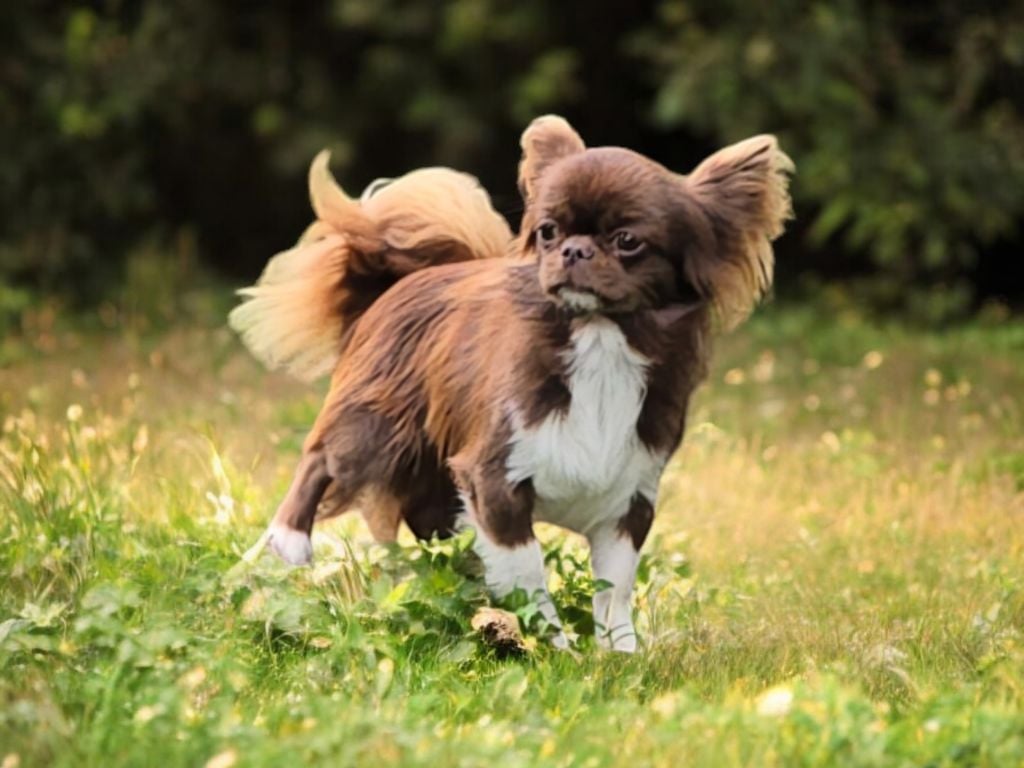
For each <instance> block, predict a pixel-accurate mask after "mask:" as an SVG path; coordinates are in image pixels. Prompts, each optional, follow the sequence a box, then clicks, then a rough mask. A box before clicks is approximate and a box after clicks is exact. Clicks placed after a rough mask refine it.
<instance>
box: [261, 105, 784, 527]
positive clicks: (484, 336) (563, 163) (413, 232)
mask: <svg viewBox="0 0 1024 768" xmlns="http://www.w3.org/2000/svg"><path fill="white" fill-rule="evenodd" d="M522 144H523V149H524V156H523V161H522V163H521V165H520V179H519V181H520V187H521V189H522V190H523V194H524V197H525V200H526V203H527V208H526V212H525V214H524V217H523V223H522V229H521V232H520V238H519V246H518V249H519V251H520V255H521V258H518V259H517V258H497V257H496V255H497V254H496V251H499V250H501V247H502V246H501V231H500V227H496V226H495V225H494V224H493V222H492V221H490V219H489V216H490V213H493V212H490V208H489V206H486V211H485V210H484V209H483V208H480V207H478V209H475V210H474V211H471V213H472V216H469V215H467V216H465V217H462V218H460V219H459V221H463V219H465V222H469V223H470V224H474V222H475V225H479V226H482V227H485V228H487V229H488V230H489V231H490V232H491V233H492V236H489V237H486V238H483V239H480V238H479V237H475V235H476V234H478V233H474V232H471V231H462V230H459V232H460V234H458V236H455V235H453V234H452V233H453V232H454V231H455V229H457V228H453V226H452V224H451V222H450V221H449V220H450V219H452V216H451V206H450V205H446V204H444V203H443V202H439V203H437V204H438V206H439V211H438V212H437V214H436V215H437V216H442V212H444V211H447V213H444V214H443V217H447V218H446V219H445V223H444V225H443V226H441V227H440V228H439V227H438V226H437V225H436V222H432V221H431V217H432V216H434V215H435V212H434V209H433V208H432V207H431V206H432V205H433V204H434V203H432V202H431V201H430V199H429V198H430V196H429V195H426V194H425V193H422V190H421V191H420V192H418V193H417V194H416V195H413V196H411V197H410V199H409V201H408V202H409V205H408V206H405V205H404V204H403V201H402V199H401V195H402V188H401V187H400V186H399V184H398V183H396V184H395V185H394V188H393V189H392V194H393V196H394V201H393V204H392V206H391V207H390V208H389V210H390V211H391V213H390V214H389V215H386V216H385V215H377V214H373V211H372V210H370V206H367V210H365V211H359V212H355V211H353V210H352V208H351V205H352V201H348V200H347V198H343V197H339V196H338V194H340V190H338V194H335V193H334V192H330V193H324V194H318V193H316V192H315V193H314V195H313V196H314V204H315V207H316V210H317V214H318V217H319V219H318V223H317V224H315V225H314V227H313V230H312V232H311V234H310V235H309V237H310V238H313V239H312V240H304V241H303V242H304V243H305V242H309V243H310V244H311V246H312V245H317V247H322V248H323V249H324V251H325V252H333V251H331V249H332V248H335V246H334V245H329V246H328V245H321V244H323V243H325V242H334V241H333V240H331V238H337V242H338V245H337V248H344V249H347V250H346V255H345V256H344V258H341V259H338V260H337V263H336V264H335V267H333V269H335V272H330V274H331V276H332V279H333V280H334V282H333V283H331V284H330V285H329V286H328V290H326V291H325V293H324V296H326V297H329V299H330V301H329V302H328V303H327V304H326V305H325V306H330V307H331V308H332V309H331V312H333V313H334V314H331V313H330V312H327V311H326V310H317V312H318V313H319V314H317V315H316V316H317V317H319V318H321V322H323V323H327V319H326V318H330V322H329V323H328V326H329V327H324V328H319V329H315V330H314V331H309V333H310V334H313V335H317V334H320V335H322V336H323V338H324V339H327V338H329V339H331V344H333V345H334V347H333V348H334V349H335V350H340V349H342V346H343V354H342V355H341V357H340V360H339V361H338V363H337V365H336V366H335V368H334V371H333V375H332V379H331V388H330V392H329V394H328V395H327V398H326V401H325V403H324V405H323V408H322V410H321V412H320V414H319V416H318V417H317V420H316V423H315V424H314V426H313V429H312V430H311V432H310V434H309V436H308V438H307V440H306V444H305V448H304V454H305V456H306V459H304V464H303V466H304V467H305V466H306V464H307V463H309V464H310V466H314V467H316V468H317V471H316V472H315V473H313V474H312V475H311V474H309V471H308V469H307V470H300V473H298V474H297V476H296V484H297V485H302V486H304V487H303V488H302V489H299V490H298V491H296V490H295V489H294V488H293V492H290V493H289V497H288V499H286V502H285V503H284V504H282V508H281V510H280V511H279V513H278V517H277V518H276V520H277V521H278V522H283V523H285V524H287V525H289V526H291V527H297V526H302V528H301V529H302V530H308V526H309V525H311V524H312V521H311V518H310V517H309V514H310V513H309V510H310V504H311V503H313V502H311V499H313V497H314V496H316V497H317V498H318V497H319V494H321V493H323V491H324V490H325V486H326V484H325V483H324V479H323V473H326V476H328V477H329V478H330V488H329V490H327V493H326V496H325V498H324V501H323V502H322V503H321V505H320V508H319V511H318V512H317V514H318V515H319V516H329V515H332V514H337V513H340V512H343V511H344V510H345V509H347V508H349V507H351V506H353V505H355V504H356V503H357V502H358V501H360V500H362V502H363V503H364V506H367V502H370V503H369V506H370V507H371V509H369V510H368V511H366V510H364V514H367V515H368V521H369V523H370V527H371V530H373V531H374V534H375V535H376V536H378V537H380V538H385V539H387V538H393V535H394V532H395V528H396V526H397V519H398V517H401V518H402V519H404V520H405V521H406V522H407V523H408V524H409V526H410V527H411V528H412V529H413V531H414V532H415V533H416V534H417V535H418V536H430V535H435V534H436V535H446V534H447V533H448V532H449V531H450V529H451V527H452V524H453V521H454V518H455V515H456V513H457V512H458V510H459V509H460V502H459V493H460V492H461V493H463V494H465V495H466V496H467V497H469V498H470V499H471V500H472V501H474V507H475V509H476V511H477V516H478V523H479V524H480V525H482V526H483V527H484V528H485V530H486V531H487V532H488V533H489V534H490V535H491V536H492V538H493V539H494V540H495V541H497V542H498V543H500V544H504V545H507V546H512V545H515V544H519V543H522V542H524V541H527V540H529V538H530V537H531V536H532V519H531V515H532V507H533V488H532V486H531V484H530V481H529V480H527V481H524V482H523V483H520V484H518V485H515V486H511V485H509V484H508V482H507V481H506V479H505V478H506V467H505V461H506V459H507V455H508V446H509V440H510V437H511V434H512V427H511V424H510V421H509V419H510V414H511V413H512V412H513V411H514V412H515V413H517V414H518V415H519V417H520V418H522V419H523V420H524V421H525V426H530V425H531V424H534V423H537V422H540V421H541V420H543V419H544V418H546V417H547V416H549V415H550V414H552V413H553V412H556V411H558V410H559V409H565V408H567V407H568V405H569V402H570V396H571V395H570V393H569V391H568V388H567V371H566V370H565V365H566V363H565V359H564V356H563V353H564V351H565V349H566V345H567V344H568V342H569V339H570V335H571V332H572V329H573V328H574V327H575V326H576V325H578V324H580V323H584V322H587V313H588V312H590V311H593V310H588V309H587V308H586V307H584V308H582V309H581V308H580V306H577V305H574V304H573V303H572V301H568V300H567V299H566V296H567V295H568V294H566V293H565V291H566V290H571V291H574V292H576V293H582V294H586V295H588V296H591V297H592V298H593V301H594V302H596V303H597V304H598V309H597V310H596V311H597V312H599V313H600V314H603V315H605V316H607V317H609V318H611V319H613V321H614V322H616V323H617V324H618V325H619V327H620V328H621V329H622V331H623V333H624V334H625V336H626V339H627V340H628V342H629V344H630V345H631V346H632V347H633V348H634V349H636V350H637V351H638V352H641V353H642V354H643V355H645V356H646V357H647V358H648V359H649V360H650V361H651V363H650V367H649V369H648V382H647V394H646V398H645V401H644V403H643V407H642V410H641V413H640V417H639V420H638V423H637V432H638V435H639V438H640V440H641V441H642V442H643V443H644V444H645V445H646V446H647V447H649V448H650V449H652V451H654V452H656V453H657V454H659V455H667V454H668V453H670V452H671V451H672V450H674V449H675V448H676V446H677V445H678V444H679V441H680V440H681V439H682V435H683V431H684V428H685V421H686V410H687V405H688V402H689V398H690V395H691V393H692V392H693V390H694V388H695V387H696V386H697V385H698V383H699V382H700V381H701V380H702V379H703V377H704V375H705V371H706V361H707V357H708V354H709V344H708V338H709V333H710V328H711V321H712V318H713V317H714V316H716V315H717V316H718V317H719V318H721V319H722V320H723V321H724V322H726V323H732V322H735V321H736V320H737V319H738V318H739V317H741V316H742V315H743V314H744V313H745V312H747V311H749V308H750V307H751V306H752V305H753V303H754V302H755V301H756V300H757V299H758V298H759V297H760V296H761V295H762V294H763V292H764V291H765V290H766V289H767V288H768V286H769V284H770V280H771V248H770V245H769V242H770V240H771V239H772V238H774V237H775V236H777V235H778V234H779V232H780V231H781V226H782V222H783V220H784V219H785V218H786V216H787V215H788V212H789V202H788V196H787V195H786V193H785V171H786V170H787V169H788V168H789V167H790V165H789V161H788V158H786V157H785V155H783V154H782V153H781V152H780V151H779V150H778V148H777V146H776V144H775V140H774V139H773V138H771V137H757V138H755V139H751V140H748V141H747V142H742V143H740V144H738V145H736V146H734V147H731V148H728V149H726V150H723V151H722V152H720V153H718V154H716V155H714V156H713V157H711V158H709V160H707V161H705V162H704V163H702V164H701V165H700V166H699V167H698V168H697V170H696V171H695V172H694V173H693V174H692V175H691V176H689V177H683V176H679V175H676V174H674V173H671V172H670V171H668V170H666V169H665V168H663V167H662V166H660V165H658V164H657V163H655V162H653V161H651V160H649V159H647V158H644V157H643V156H641V155H638V154H636V153H634V152H631V151H629V150H625V149H619V148H599V149H589V150H588V149H586V148H585V147H584V144H583V142H582V140H581V139H580V138H579V136H578V135H577V134H576V133H575V132H574V131H573V130H572V129H571V128H570V127H569V125H568V124H567V123H566V122H565V121H564V120H561V119H560V118H554V117H547V118H541V119H539V120H538V121H535V122H534V124H533V125H531V126H530V128H528V129H527V131H526V132H525V134H524V136H523V142H522ZM334 189H336V187H335V188H334ZM387 189H390V188H386V189H385V192H386V191H387ZM381 194H382V195H383V194H384V193H381ZM375 199H376V198H375V197H371V198H370V201H369V202H370V203H373V201H374V200H375ZM407 209H408V210H407ZM410 211H415V213H414V214H412V213H409V212H410ZM488 212H490V213H488ZM406 214H408V215H406ZM403 216H405V218H402V217H403ZM443 217H442V218H443ZM399 221H401V222H403V223H401V224H399V223H397V222H399ZM349 225H350V226H351V228H352V230H351V231H349V230H347V229H345V228H344V227H345V226H349ZM428 230H429V231H430V232H432V233H433V234H431V235H430V236H425V235H424V232H427V231H428ZM439 231H440V234H438V232H439ZM624 231H625V232H627V233H628V234H629V235H630V236H631V237H633V238H634V239H636V240H638V241H640V242H641V243H642V248H641V249H640V250H638V251H635V252H632V251H631V252H628V253H627V252H626V251H627V250H629V249H628V248H627V247H626V245H630V246H631V243H632V240H626V241H624V240H622V239H621V235H620V233H622V232H624ZM396 233H400V234H401V237H399V236H398V235H397V234H396ZM446 233H447V234H446ZM552 233H554V234H552ZM317 238H319V239H317ZM624 243H626V245H624ZM300 247H304V246H300ZM574 254H575V255H574ZM278 258H280V257H278ZM451 262H460V263H451ZM431 265H433V266H431ZM273 268H274V265H273V262H272V264H271V265H270V266H268V273H271V275H270V277H271V278H273V277H274V276H273V274H272V270H273ZM328 272H329V270H328ZM339 275H341V277H339ZM364 276H365V277H366V278H367V280H368V282H367V283H366V284H365V288H363V287H360V289H359V290H356V287H357V286H363V284H361V283H359V281H358V280H359V278H361V277H364ZM303 279H305V278H303ZM389 281H390V282H393V283H394V284H393V285H390V282H389ZM270 282H271V283H273V282H274V281H273V279H272V280H271V281H270ZM258 288H259V287H257V289H258ZM332 291H333V292H332ZM254 295H255V297H256V299H257V300H258V299H259V296H260V294H258V293H256V294H254ZM326 300H327V299H325V301H326ZM246 306H247V305H243V307H242V309H244V308H245V307H246ZM349 308H351V309H349ZM250 327H253V326H250ZM342 330H343V332H344V341H343V344H342V339H341V334H342ZM256 346H257V347H259V346H260V345H259V344H257V345H256ZM270 357H271V358H275V355H274V354H271V355H270ZM276 357H278V358H280V357H282V356H280V355H278V356H276ZM283 357H285V358H287V357H288V356H287V355H284V356H283ZM293 357H294V355H293ZM521 426H522V425H521ZM311 457H312V458H311ZM321 469H322V472H321ZM293 499H298V501H293ZM634 502H635V503H634V504H633V505H632V506H631V507H630V509H628V510H623V519H622V521H621V524H620V527H621V529H622V530H623V531H624V532H625V533H628V534H629V535H630V536H631V537H632V540H633V542H634V543H635V544H636V546H637V547H639V545H640V543H642V541H643V538H644V536H646V533H647V528H649V526H650V518H651V516H652V515H653V509H652V508H650V503H649V502H648V503H647V504H646V506H644V504H643V503H642V502H636V501H635V500H634Z"/></svg>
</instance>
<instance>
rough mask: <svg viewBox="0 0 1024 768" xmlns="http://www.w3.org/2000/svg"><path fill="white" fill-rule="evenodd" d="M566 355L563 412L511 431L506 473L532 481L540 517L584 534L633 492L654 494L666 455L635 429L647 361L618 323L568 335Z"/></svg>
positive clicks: (591, 325)
mask: <svg viewBox="0 0 1024 768" xmlns="http://www.w3.org/2000/svg"><path fill="white" fill-rule="evenodd" d="M565 355H566V364H567V378H568V387H569V391H570V394H571V397H572V399H571V401H570V405H569V408H568V411H562V412H558V413H553V414H551V415H550V416H548V417H547V418H546V419H544V420H543V421H542V422H540V423H539V424H536V425H534V426H532V427H529V428H517V429H515V431H514V433H513V436H512V440H511V451H510V453H509V458H508V463H507V477H508V479H509V481H510V482H513V483H515V482H520V481H522V480H526V479H532V481H533V487H534V491H535V492H536V499H537V504H536V508H535V512H534V516H535V517H536V518H537V519H539V520H544V521H546V522H551V523H556V524H558V525H562V526H565V527H566V528H571V529H572V530H576V531H580V532H584V533H585V532H586V531H587V530H588V529H590V528H592V527H593V526H594V525H596V524H597V523H600V522H602V521H603V520H606V519H608V518H610V517H618V516H621V515H623V514H625V512H626V509H627V508H628V504H629V500H630V498H631V497H632V495H633V494H634V493H636V492H637V490H642V491H643V492H644V493H645V495H647V496H648V497H649V498H651V499H653V496H654V492H655V489H656V486H657V480H658V476H659V475H660V471H661V466H662V464H663V463H664V460H663V457H657V456H654V455H652V454H651V453H650V451H648V450H647V448H646V447H645V446H644V445H643V444H642V443H641V442H640V439H639V437H638V436H637V431H636V426H637V420H638V419H639V417H640V409H641V407H642V406H643V401H644V396H645V395H646V392H647V367H648V365H649V363H650V361H649V360H648V359H647V358H646V357H644V356H643V355H642V354H640V353H639V352H637V351H636V350H634V349H633V348H631V347H630V346H629V344H628V343H627V341H626V338H625V336H624V335H623V333H622V331H621V330H619V328H618V326H616V325H615V324H614V323H613V322H611V321H610V320H607V319H604V318H595V319H593V320H591V321H590V322H588V323H587V324H586V325H584V326H582V327H580V328H579V329H577V330H576V331H575V332H574V333H573V335H572V340H571V343H570V346H569V347H568V349H567V351H566V352H565Z"/></svg>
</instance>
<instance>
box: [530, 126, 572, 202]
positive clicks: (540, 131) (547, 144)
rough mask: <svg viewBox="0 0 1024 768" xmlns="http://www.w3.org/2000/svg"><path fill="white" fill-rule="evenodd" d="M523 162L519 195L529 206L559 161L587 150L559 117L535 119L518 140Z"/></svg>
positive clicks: (570, 127)
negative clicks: (546, 174) (539, 184)
mask: <svg viewBox="0 0 1024 768" xmlns="http://www.w3.org/2000/svg"><path fill="white" fill-rule="evenodd" d="M519 146H521V147H522V148H523V159H522V160H521V161H520V162H519V192H520V194H521V195H522V196H523V202H524V203H526V204H527V205H529V204H530V202H531V201H532V200H533V196H534V194H536V191H537V181H538V180H539V179H540V177H541V176H542V175H543V173H544V170H545V169H546V168H547V167H549V166H550V165H551V164H552V163H554V162H555V161H556V160H561V159H562V158H563V157H567V156H568V155H574V154H576V153H577V152H582V151H583V150H584V149H586V148H587V147H586V145H585V144H584V143H583V139H581V138H580V135H579V134H578V133H576V131H574V130H573V127H572V126H571V125H569V123H568V122H567V121H566V120H565V118H562V117H559V116H558V115H544V116H543V117H538V118H536V119H535V120H534V121H533V122H532V123H530V125H529V126H528V127H527V129H526V130H525V131H523V136H522V138H521V139H520V140H519Z"/></svg>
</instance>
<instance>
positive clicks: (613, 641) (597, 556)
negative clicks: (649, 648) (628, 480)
mask: <svg viewBox="0 0 1024 768" xmlns="http://www.w3.org/2000/svg"><path fill="white" fill-rule="evenodd" d="M653 520H654V505H653V504H652V503H651V501H650V500H649V499H648V498H647V497H646V496H644V495H643V494H640V493H638V494H636V495H635V496H634V497H633V500H632V501H631V502H630V505H629V511H628V512H627V513H626V514H625V515H624V516H623V517H620V518H619V519H617V520H611V521H609V522H607V523H605V524H603V525H601V526H599V527H597V528H595V529H594V530H593V531H591V532H589V533H588V534H587V539H588V540H589V541H590V562H591V567H592V568H593V571H594V579H595V580H596V581H604V582H608V583H609V584H611V586H610V587H608V588H607V589H602V590H600V591H598V592H596V593H595V594H594V628H595V632H596V640H597V644H598V646H599V647H601V648H607V649H610V650H613V651H624V652H626V653H633V652H634V651H635V650H636V630H635V629H634V628H633V586H634V584H635V582H636V568H637V564H638V563H639V562H640V547H642V546H643V543H644V540H645V539H646V538H647V532H648V531H649V530H650V529H651V522H652V521H653Z"/></svg>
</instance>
